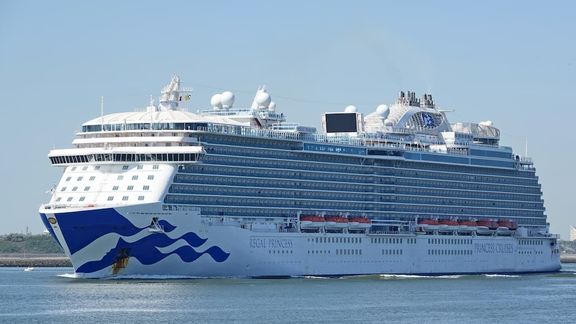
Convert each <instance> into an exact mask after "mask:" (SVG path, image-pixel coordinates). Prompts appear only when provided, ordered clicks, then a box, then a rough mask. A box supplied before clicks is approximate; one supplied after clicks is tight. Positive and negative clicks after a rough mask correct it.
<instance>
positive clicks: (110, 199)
mask: <svg viewBox="0 0 576 324" xmlns="http://www.w3.org/2000/svg"><path fill="white" fill-rule="evenodd" d="M114 199H115V196H108V198H107V199H106V200H107V201H113V200H114ZM127 200H128V196H122V201H127ZM138 200H144V196H138Z"/></svg>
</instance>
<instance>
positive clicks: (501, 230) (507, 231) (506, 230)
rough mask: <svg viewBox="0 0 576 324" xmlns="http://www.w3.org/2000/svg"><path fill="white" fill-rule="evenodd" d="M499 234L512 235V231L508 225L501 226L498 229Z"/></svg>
mask: <svg viewBox="0 0 576 324" xmlns="http://www.w3.org/2000/svg"><path fill="white" fill-rule="evenodd" d="M496 234H497V235H503V236H506V235H512V231H511V230H510V229H509V228H508V227H504V226H500V227H498V228H497V229H496Z"/></svg>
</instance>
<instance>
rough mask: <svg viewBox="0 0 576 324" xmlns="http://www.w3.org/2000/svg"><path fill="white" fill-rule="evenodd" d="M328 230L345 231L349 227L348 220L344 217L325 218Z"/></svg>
mask: <svg viewBox="0 0 576 324" xmlns="http://www.w3.org/2000/svg"><path fill="white" fill-rule="evenodd" d="M324 220H326V224H325V226H326V229H343V228H346V227H348V218H346V217H342V216H324Z"/></svg>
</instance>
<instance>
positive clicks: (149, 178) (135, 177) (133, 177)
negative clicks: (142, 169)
mask: <svg viewBox="0 0 576 324" xmlns="http://www.w3.org/2000/svg"><path fill="white" fill-rule="evenodd" d="M138 177H139V176H138V175H133V176H132V180H138ZM116 180H124V175H119V176H117V177H116ZM148 180H154V175H152V174H151V175H148Z"/></svg>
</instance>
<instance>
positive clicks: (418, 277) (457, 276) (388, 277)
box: [380, 274, 462, 279]
mask: <svg viewBox="0 0 576 324" xmlns="http://www.w3.org/2000/svg"><path fill="white" fill-rule="evenodd" d="M380 278H382V279H458V278H462V275H443V276H420V275H396V274H381V275H380Z"/></svg>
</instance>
